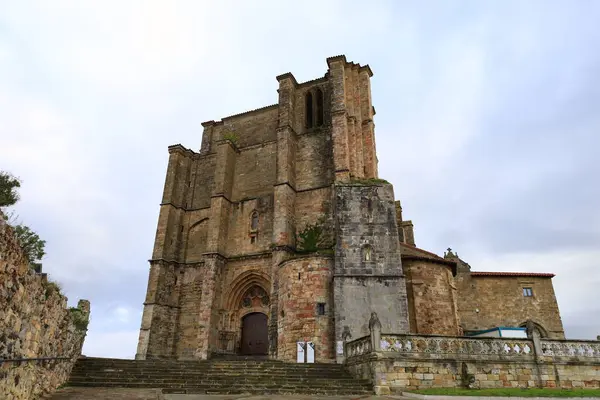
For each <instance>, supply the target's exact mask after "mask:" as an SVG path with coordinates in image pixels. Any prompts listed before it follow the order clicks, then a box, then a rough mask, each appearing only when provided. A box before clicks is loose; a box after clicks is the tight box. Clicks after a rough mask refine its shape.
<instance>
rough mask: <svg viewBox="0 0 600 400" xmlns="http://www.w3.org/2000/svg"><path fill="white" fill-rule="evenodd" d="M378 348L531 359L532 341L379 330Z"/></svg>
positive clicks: (411, 353)
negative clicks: (425, 334)
mask: <svg viewBox="0 0 600 400" xmlns="http://www.w3.org/2000/svg"><path fill="white" fill-rule="evenodd" d="M379 347H380V351H382V352H396V353H400V354H403V355H405V356H407V357H417V358H420V357H427V358H434V359H435V358H437V359H440V358H451V359H454V360H460V359H474V358H475V359H478V358H482V357H483V358H486V359H488V360H491V359H507V358H509V359H520V360H523V359H533V358H534V351H533V342H532V341H531V340H528V339H501V338H478V339H472V338H463V337H442V336H422V335H421V336H418V335H394V334H382V335H381V340H380V344H379Z"/></svg>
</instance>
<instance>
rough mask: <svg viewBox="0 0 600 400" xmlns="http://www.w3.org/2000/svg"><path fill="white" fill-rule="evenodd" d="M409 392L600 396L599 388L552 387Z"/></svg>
mask: <svg viewBox="0 0 600 400" xmlns="http://www.w3.org/2000/svg"><path fill="white" fill-rule="evenodd" d="M410 393H418V394H426V395H434V396H501V397H600V389H552V388H543V389H539V388H527V389H521V388H494V389H464V388H431V389H420V390H411V391H410Z"/></svg>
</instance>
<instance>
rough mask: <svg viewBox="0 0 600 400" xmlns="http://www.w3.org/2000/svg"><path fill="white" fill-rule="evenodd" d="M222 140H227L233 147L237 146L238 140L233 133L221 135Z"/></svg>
mask: <svg viewBox="0 0 600 400" xmlns="http://www.w3.org/2000/svg"><path fill="white" fill-rule="evenodd" d="M223 140H229V141H230V142H231V143H232V144H233V145H234V146H237V145H238V141H239V140H240V138H239V136H238V135H237V134H236V133H235V132H231V131H227V132H225V133H223Z"/></svg>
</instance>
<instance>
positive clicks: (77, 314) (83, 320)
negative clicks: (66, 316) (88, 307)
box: [69, 307, 90, 331]
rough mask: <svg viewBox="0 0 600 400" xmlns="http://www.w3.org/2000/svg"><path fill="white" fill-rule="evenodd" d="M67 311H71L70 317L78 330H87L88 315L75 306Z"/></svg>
mask: <svg viewBox="0 0 600 400" xmlns="http://www.w3.org/2000/svg"><path fill="white" fill-rule="evenodd" d="M69 312H70V313H71V319H72V321H73V325H75V328H77V329H78V330H80V331H87V327H88V324H89V323H90V317H89V315H88V314H87V313H85V312H83V311H81V309H79V308H77V307H71V308H69Z"/></svg>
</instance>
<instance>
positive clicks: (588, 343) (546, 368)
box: [344, 313, 600, 394]
mask: <svg viewBox="0 0 600 400" xmlns="http://www.w3.org/2000/svg"><path fill="white" fill-rule="evenodd" d="M528 325H531V326H528V328H527V336H528V337H527V338H523V339H513V338H487V337H483V338H472V337H453V336H433V335H411V334H393V333H382V332H381V323H380V322H379V319H378V317H377V314H376V313H372V314H371V319H370V320H369V331H370V335H369V336H365V337H361V338H358V339H355V340H353V341H350V342H346V343H345V345H344V355H345V363H346V367H347V369H348V370H349V371H350V373H351V374H352V375H353V376H355V377H356V378H359V379H369V380H371V381H372V382H373V386H374V389H375V392H376V393H377V394H388V393H390V391H402V390H405V389H420V388H431V387H457V386H462V387H469V388H504V387H520V388H527V387H550V388H555V387H562V388H575V387H578V388H600V375H598V370H599V368H600V341H593V340H548V339H542V338H541V337H540V334H539V331H537V330H536V329H534V327H533V324H528Z"/></svg>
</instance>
